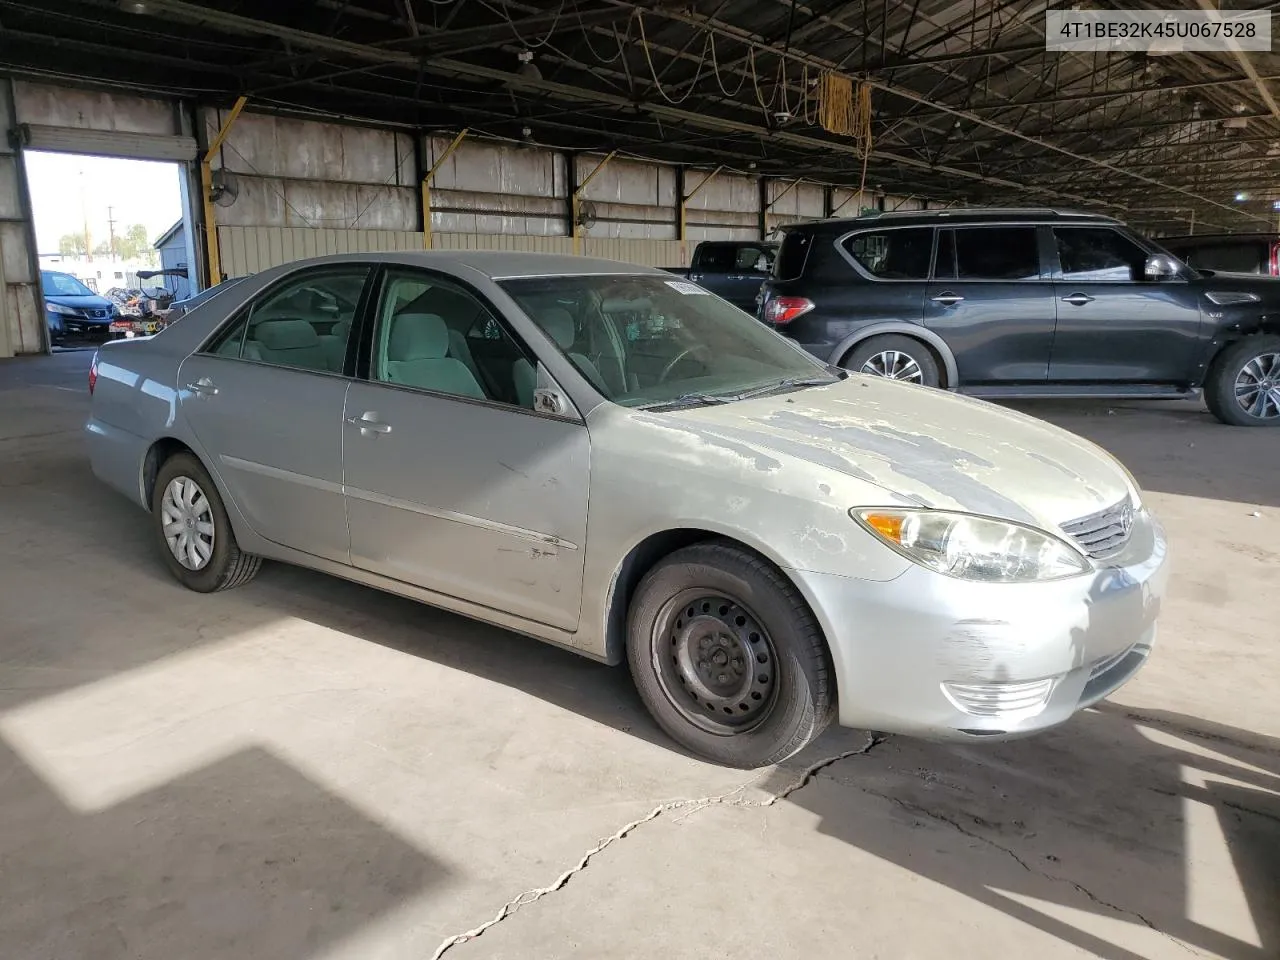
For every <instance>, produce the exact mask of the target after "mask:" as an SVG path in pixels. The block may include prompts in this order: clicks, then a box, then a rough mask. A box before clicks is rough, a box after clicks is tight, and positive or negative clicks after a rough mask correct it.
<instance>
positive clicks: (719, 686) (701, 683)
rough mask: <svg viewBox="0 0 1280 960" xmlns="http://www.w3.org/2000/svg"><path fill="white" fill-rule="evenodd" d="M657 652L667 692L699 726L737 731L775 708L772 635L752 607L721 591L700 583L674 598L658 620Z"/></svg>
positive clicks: (653, 643)
mask: <svg viewBox="0 0 1280 960" xmlns="http://www.w3.org/2000/svg"><path fill="white" fill-rule="evenodd" d="M651 654H652V663H653V667H654V673H655V675H656V676H657V679H658V685H659V686H660V687H661V688H662V692H663V694H664V695H665V696H666V698H667V700H668V701H669V702H670V703H671V705H672V706H673V707H675V708H676V710H677V711H678V712H679V713H680V714H681V715H682V716H683V717H684V718H685V719H686V720H688V721H689V722H690V723H692V724H693V725H694V726H696V727H698V728H699V729H702V730H705V731H707V732H708V733H713V734H717V735H719V736H734V735H736V734H740V733H745V732H746V731H748V730H751V729H754V728H755V727H757V726H759V725H760V724H761V723H763V722H764V721H765V719H767V718H768V716H769V714H770V713H771V712H772V710H773V705H774V702H775V701H776V699H777V696H776V692H777V686H778V684H777V654H776V652H775V650H774V647H773V641H772V639H771V638H770V637H769V633H768V631H767V630H766V629H765V628H764V626H763V624H761V622H760V620H759V619H758V618H757V617H756V616H755V615H754V614H752V613H751V611H750V610H748V609H747V608H746V607H745V606H744V605H743V604H741V603H739V602H738V601H737V600H735V599H733V598H732V597H730V596H727V595H726V594H724V593H722V592H719V591H716V590H710V589H702V588H695V589H691V590H684V591H681V592H680V593H678V594H676V595H675V596H674V597H672V598H671V599H670V600H668V601H667V602H666V603H665V604H664V605H663V607H662V610H661V611H660V612H659V614H658V617H657V619H656V620H655V621H654V625H653V633H652V637H651Z"/></svg>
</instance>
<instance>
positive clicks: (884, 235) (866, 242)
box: [843, 227, 933, 280]
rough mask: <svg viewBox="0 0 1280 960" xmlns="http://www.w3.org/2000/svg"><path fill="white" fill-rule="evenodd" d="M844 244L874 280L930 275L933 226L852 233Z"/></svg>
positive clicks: (910, 278) (917, 277) (907, 278)
mask: <svg viewBox="0 0 1280 960" xmlns="http://www.w3.org/2000/svg"><path fill="white" fill-rule="evenodd" d="M843 244H844V249H845V251H846V252H848V254H849V256H851V257H853V259H854V261H855V262H857V264H858V266H860V267H862V269H863V270H865V271H867V273H869V274H871V275H872V276H873V277H876V278H877V279H880V280H927V279H928V277H929V261H930V260H931V259H932V257H933V228H932V227H911V228H907V229H903V230H884V231H881V232H878V233H855V234H854V235H853V236H851V237H848V238H846V239H845V240H844V241H843Z"/></svg>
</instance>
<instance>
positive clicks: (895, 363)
mask: <svg viewBox="0 0 1280 960" xmlns="http://www.w3.org/2000/svg"><path fill="white" fill-rule="evenodd" d="M840 365H841V366H842V367H844V368H845V369H846V370H849V371H851V372H853V373H861V374H865V375H867V376H871V377H884V378H885V379H886V380H899V381H901V382H903V383H915V384H918V385H920V386H923V387H936V386H939V385H940V384H941V383H942V377H941V376H940V375H939V373H938V361H937V360H935V359H934V356H933V352H932V351H931V350H930V349H929V348H928V347H926V346H925V345H924V344H923V343H921V342H920V341H919V340H916V339H914V338H912V337H904V336H899V335H896V334H886V335H882V336H878V337H871V338H869V339H867V340H864V341H863V342H862V343H860V344H858V345H857V346H856V347H854V348H853V349H852V350H850V351H849V353H848V355H847V356H846V357H845V358H844V360H843V361H842V362H841V364H840Z"/></svg>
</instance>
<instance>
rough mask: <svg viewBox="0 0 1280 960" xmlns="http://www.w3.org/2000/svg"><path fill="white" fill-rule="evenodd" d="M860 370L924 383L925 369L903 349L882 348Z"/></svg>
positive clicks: (905, 381)
mask: <svg viewBox="0 0 1280 960" xmlns="http://www.w3.org/2000/svg"><path fill="white" fill-rule="evenodd" d="M858 372H859V373H866V374H870V375H871V376H873V377H884V378H885V379H886V380H901V381H902V382H903V383H921V384H922V383H924V371H923V370H922V369H920V364H919V363H918V362H917V361H916V358H915V357H913V356H911V354H909V353H903V352H902V351H901V350H881V351H880V352H879V353H876V354H872V355H871V356H869V357H867V359H866V361H865V362H864V363H863V364H862V368H861V369H860V370H859V371H858Z"/></svg>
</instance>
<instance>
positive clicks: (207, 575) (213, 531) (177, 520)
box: [151, 453, 262, 593]
mask: <svg viewBox="0 0 1280 960" xmlns="http://www.w3.org/2000/svg"><path fill="white" fill-rule="evenodd" d="M151 515H152V519H153V521H154V523H155V530H156V536H157V539H158V540H159V542H160V548H161V551H162V553H163V555H164V559H165V563H166V564H167V565H168V567H169V570H170V571H171V572H172V573H173V575H174V577H175V578H177V580H178V582H179V583H181V584H182V585H183V586H184V587H186V588H187V589H189V590H195V591H196V592H198V593H214V592H216V591H218V590H228V589H230V588H231V587H238V586H240V585H242V584H245V583H248V582H249V581H250V580H252V579H253V578H254V577H255V576H256V575H257V573H258V569H259V568H260V567H261V566H262V558H261V557H256V556H254V555H252V554H248V553H244V552H243V551H241V549H240V547H239V545H238V544H237V543H236V537H235V533H234V532H233V531H232V529H231V521H230V520H229V519H228V518H227V509H226V507H225V506H223V503H222V498H221V497H220V496H219V495H218V488H217V487H216V486H214V483H213V479H212V478H211V477H210V476H209V472H208V471H207V470H205V468H204V464H202V463H201V462H200V461H199V460H198V459H197V458H196V457H195V456H194V455H193V454H190V453H175V454H174V455H173V456H172V457H170V458H169V459H168V460H166V461H165V462H164V463H163V464H162V465H161V466H160V470H159V471H158V472H157V473H156V483H155V488H154V489H153V490H152V493H151Z"/></svg>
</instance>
